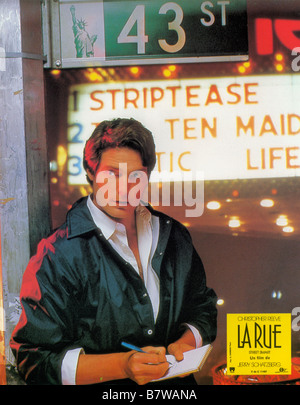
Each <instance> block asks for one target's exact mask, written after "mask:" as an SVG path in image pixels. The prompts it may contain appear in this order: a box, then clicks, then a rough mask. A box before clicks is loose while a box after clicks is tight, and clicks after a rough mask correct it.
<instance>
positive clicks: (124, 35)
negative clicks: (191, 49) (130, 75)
mask: <svg viewBox="0 0 300 405" xmlns="http://www.w3.org/2000/svg"><path fill="white" fill-rule="evenodd" d="M170 10H173V11H174V12H175V18H174V20H173V21H171V22H169V23H168V28H169V30H172V31H176V33H177V36H178V41H177V42H176V44H173V45H169V44H168V43H167V41H166V40H165V39H159V40H158V43H159V46H160V47H161V48H162V49H163V50H164V51H165V52H168V53H174V52H178V51H180V50H181V49H182V48H183V47H184V45H185V40H186V36H185V31H184V29H183V28H182V27H181V25H180V24H181V23H182V20H183V11H182V8H181V7H180V6H179V5H178V4H177V3H173V2H168V3H165V4H164V5H163V6H161V8H160V10H159V14H167V12H168V11H170ZM135 24H136V25H137V35H130V32H131V30H132V28H133V27H134V25H135ZM148 40H149V39H148V35H146V34H145V6H144V5H138V6H136V7H135V9H134V10H133V12H132V14H131V15H130V17H129V18H128V20H127V22H126V24H125V25H124V27H123V29H122V31H121V32H120V35H119V36H118V44H129V43H136V44H137V53H138V54H144V53H145V52H146V46H145V44H146V43H147V42H148Z"/></svg>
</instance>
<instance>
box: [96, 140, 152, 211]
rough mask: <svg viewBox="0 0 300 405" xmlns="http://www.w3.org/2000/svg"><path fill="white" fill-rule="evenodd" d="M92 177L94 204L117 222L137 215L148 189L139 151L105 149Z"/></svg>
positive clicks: (145, 169) (145, 171) (144, 168)
mask: <svg viewBox="0 0 300 405" xmlns="http://www.w3.org/2000/svg"><path fill="white" fill-rule="evenodd" d="M88 176H89V178H90V179H91V180H92V181H93V202H94V203H95V204H96V206H97V207H98V208H100V209H101V210H102V211H104V212H105V213H106V214H107V215H109V216H110V217H113V218H115V219H124V218H126V217H130V216H131V215H133V214H134V211H135V208H136V206H137V205H138V204H139V201H140V198H141V196H142V193H143V191H144V190H145V188H146V187H147V186H148V176H147V168H146V167H144V166H143V163H142V159H141V156H140V154H139V152H137V151H135V150H133V149H130V148H125V147H122V148H112V149H107V150H105V151H104V152H103V154H102V156H101V161H100V166H99V168H98V170H97V172H96V174H95V176H93V175H91V173H89V172H88Z"/></svg>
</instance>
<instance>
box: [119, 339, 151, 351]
mask: <svg viewBox="0 0 300 405" xmlns="http://www.w3.org/2000/svg"><path fill="white" fill-rule="evenodd" d="M121 345H122V346H124V347H126V348H127V349H130V350H135V351H137V352H140V353H146V352H144V350H142V349H141V348H140V347H137V346H135V345H132V344H130V343H126V342H121Z"/></svg>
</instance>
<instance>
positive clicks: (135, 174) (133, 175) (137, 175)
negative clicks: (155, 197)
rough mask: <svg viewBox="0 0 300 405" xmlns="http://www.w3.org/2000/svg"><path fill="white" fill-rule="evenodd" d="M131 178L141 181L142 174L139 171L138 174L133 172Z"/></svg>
mask: <svg viewBox="0 0 300 405" xmlns="http://www.w3.org/2000/svg"><path fill="white" fill-rule="evenodd" d="M129 177H130V178H131V179H140V178H141V177H142V174H141V172H139V171H137V172H132V173H130V175H129Z"/></svg>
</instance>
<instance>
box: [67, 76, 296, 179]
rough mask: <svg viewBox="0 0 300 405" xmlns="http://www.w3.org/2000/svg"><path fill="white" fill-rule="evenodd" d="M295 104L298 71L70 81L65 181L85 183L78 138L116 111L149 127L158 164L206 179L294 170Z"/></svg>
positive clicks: (285, 173)
mask: <svg viewBox="0 0 300 405" xmlns="http://www.w3.org/2000/svg"><path fill="white" fill-rule="evenodd" d="M274 100H278V102H276V103H274ZM299 105H300V77H299V76H298V75H268V76H264V75H260V76H249V77H223V78H203V79H201V78H198V79H182V80H168V81H163V80H161V81H155V80H149V81H135V82H114V83H95V84H75V85H73V86H71V87H70V91H69V112H68V182H69V184H73V185H76V184H85V182H86V180H85V173H84V170H83V169H82V151H83V146H84V143H85V141H86V140H87V139H88V137H89V136H90V135H91V133H92V131H93V129H94V128H95V126H96V125H97V124H98V123H100V122H101V121H102V120H105V119H111V118H115V117H116V116H121V117H128V118H130V117H135V118H136V119H138V120H140V121H141V122H143V124H144V125H145V126H146V127H147V128H149V129H150V130H151V131H152V132H153V135H154V137H155V143H156V152H157V165H156V170H157V171H158V172H168V173H172V172H180V173H182V174H189V173H190V174H195V173H198V172H203V173H204V179H205V180H233V179H237V178H238V179H255V178H256V179H257V178H280V177H294V176H300V146H299V145H300V143H299V137H300V114H299V109H298V106H299Z"/></svg>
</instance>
